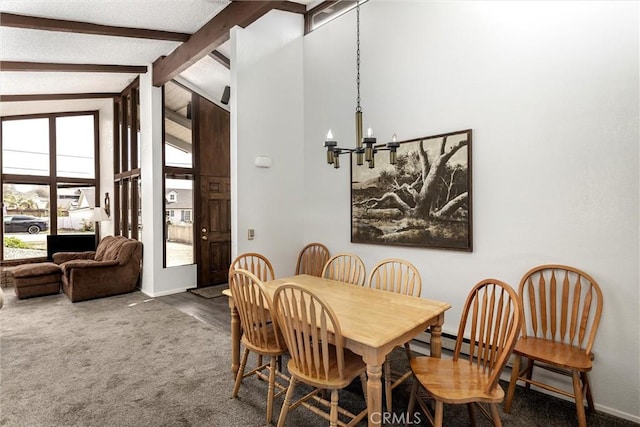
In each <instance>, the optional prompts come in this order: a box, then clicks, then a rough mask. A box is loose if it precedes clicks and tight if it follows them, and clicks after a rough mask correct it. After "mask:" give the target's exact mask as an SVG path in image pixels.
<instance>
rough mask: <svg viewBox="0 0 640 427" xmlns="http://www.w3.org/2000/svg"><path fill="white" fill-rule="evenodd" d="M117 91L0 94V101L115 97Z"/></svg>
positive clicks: (117, 94)
mask: <svg viewBox="0 0 640 427" xmlns="http://www.w3.org/2000/svg"><path fill="white" fill-rule="evenodd" d="M117 96H120V94H119V93H108V92H103V93H50V94H35V95H0V102H19V101H65V100H69V99H96V98H115V97H117Z"/></svg>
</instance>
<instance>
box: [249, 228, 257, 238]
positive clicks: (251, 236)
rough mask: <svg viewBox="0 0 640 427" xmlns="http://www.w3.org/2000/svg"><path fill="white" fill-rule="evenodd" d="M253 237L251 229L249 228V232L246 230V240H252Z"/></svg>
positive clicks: (254, 232)
mask: <svg viewBox="0 0 640 427" xmlns="http://www.w3.org/2000/svg"><path fill="white" fill-rule="evenodd" d="M255 235H256V231H255V230H254V229H253V228H250V229H249V230H247V239H248V240H253V238H254V237H255Z"/></svg>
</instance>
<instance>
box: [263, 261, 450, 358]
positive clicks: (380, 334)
mask: <svg viewBox="0 0 640 427" xmlns="http://www.w3.org/2000/svg"><path fill="white" fill-rule="evenodd" d="M284 283H294V284H296V285H298V286H300V287H302V288H305V289H308V290H310V291H311V292H313V293H314V294H316V295H318V296H319V297H320V298H321V299H323V300H324V301H325V302H326V303H327V304H328V305H329V307H331V309H332V310H333V311H334V312H335V313H336V315H337V317H338V319H339V322H340V328H341V329H342V335H343V336H344V337H345V338H346V339H348V340H353V341H356V342H358V343H360V344H361V345H364V346H367V347H370V348H380V347H383V346H385V345H386V344H389V343H391V342H393V341H395V340H397V338H398V336H399V335H403V334H404V333H405V332H409V331H411V330H413V329H415V328H416V327H417V326H419V325H422V324H424V323H425V322H427V321H429V319H433V318H434V317H437V316H438V315H440V314H442V313H443V312H444V311H446V310H447V309H449V308H450V307H451V305H450V304H448V303H445V302H440V301H435V300H431V299H426V298H419V297H413V296H407V295H401V294H396V293H393V292H388V291H382V290H378V289H371V288H366V287H363V286H357V285H351V284H347V283H344V282H339V281H336V280H331V279H326V278H322V277H316V276H309V275H306V274H302V275H297V276H291V277H283V278H280V279H276V280H271V281H268V282H264V287H265V290H266V292H267V294H268V295H269V297H270V298H272V299H273V295H274V293H275V291H276V289H277V288H278V287H279V286H281V285H282V284H284Z"/></svg>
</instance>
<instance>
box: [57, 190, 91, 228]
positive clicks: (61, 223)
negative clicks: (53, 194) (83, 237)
mask: <svg viewBox="0 0 640 427" xmlns="http://www.w3.org/2000/svg"><path fill="white" fill-rule="evenodd" d="M95 192H96V189H95V187H93V186H90V187H78V186H75V185H73V184H69V183H62V184H58V208H57V209H58V233H57V234H85V233H94V232H95V223H94V222H93V221H91V217H92V215H93V209H94V207H95V206H96V197H95Z"/></svg>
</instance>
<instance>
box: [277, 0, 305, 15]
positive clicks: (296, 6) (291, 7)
mask: <svg viewBox="0 0 640 427" xmlns="http://www.w3.org/2000/svg"><path fill="white" fill-rule="evenodd" d="M276 9H278V10H282V11H285V12H292V13H299V14H302V15H304V14H305V13H307V6H306V5H304V4H302V3H296V2H293V1H283V2H282V3H281V4H280V6H277V7H276Z"/></svg>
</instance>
